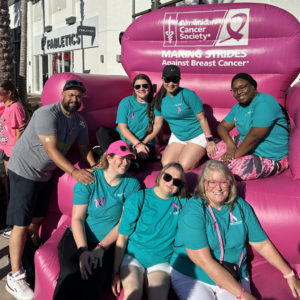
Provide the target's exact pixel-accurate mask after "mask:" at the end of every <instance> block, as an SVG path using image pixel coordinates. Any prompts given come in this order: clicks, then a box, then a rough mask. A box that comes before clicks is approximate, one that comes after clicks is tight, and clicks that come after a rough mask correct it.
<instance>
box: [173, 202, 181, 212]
mask: <svg viewBox="0 0 300 300" xmlns="http://www.w3.org/2000/svg"><path fill="white" fill-rule="evenodd" d="M172 205H173V207H174V211H177V209H181V207H180V206H177V205H176V204H175V203H172Z"/></svg>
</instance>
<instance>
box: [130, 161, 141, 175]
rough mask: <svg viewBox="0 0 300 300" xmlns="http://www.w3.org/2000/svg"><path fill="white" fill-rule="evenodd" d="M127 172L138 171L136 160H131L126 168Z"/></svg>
mask: <svg viewBox="0 0 300 300" xmlns="http://www.w3.org/2000/svg"><path fill="white" fill-rule="evenodd" d="M128 171H129V172H134V173H138V172H139V171H140V166H139V164H138V163H137V162H132V163H131V164H130V167H129V168H128Z"/></svg>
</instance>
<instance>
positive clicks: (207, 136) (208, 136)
mask: <svg viewBox="0 0 300 300" xmlns="http://www.w3.org/2000/svg"><path fill="white" fill-rule="evenodd" d="M210 137H213V136H212V135H206V136H205V138H206V139H207V138H210Z"/></svg>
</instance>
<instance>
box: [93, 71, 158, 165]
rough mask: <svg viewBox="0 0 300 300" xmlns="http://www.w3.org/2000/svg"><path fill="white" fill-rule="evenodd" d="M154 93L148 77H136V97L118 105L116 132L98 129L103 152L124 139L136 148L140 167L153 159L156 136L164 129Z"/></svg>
mask: <svg viewBox="0 0 300 300" xmlns="http://www.w3.org/2000/svg"><path fill="white" fill-rule="evenodd" d="M153 93H154V90H153V85H152V82H151V80H150V78H149V77H148V76H147V75H145V74H139V75H137V76H136V77H135V78H134V80H133V95H131V96H129V97H126V98H124V99H123V100H122V101H121V102H120V104H119V107H118V113H117V119H116V123H117V124H118V126H117V128H116V130H114V129H111V128H109V127H106V126H101V127H100V128H99V129H98V130H97V133H96V136H97V141H98V144H99V146H100V151H101V152H104V151H106V149H107V148H108V146H109V145H110V144H111V143H112V142H114V141H117V140H120V139H122V140H123V141H125V142H127V143H128V144H129V145H132V146H133V147H134V148H135V150H136V153H137V162H138V163H139V164H140V163H143V161H146V160H149V159H151V158H152V157H153V156H154V154H155V136H156V135H157V134H158V132H159V130H160V128H161V126H162V123H163V118H162V117H158V116H157V115H156V113H155V111H154V108H153V105H152V101H153ZM98 150H99V149H98ZM101 152H100V153H101Z"/></svg>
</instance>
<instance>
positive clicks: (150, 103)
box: [132, 74, 154, 135]
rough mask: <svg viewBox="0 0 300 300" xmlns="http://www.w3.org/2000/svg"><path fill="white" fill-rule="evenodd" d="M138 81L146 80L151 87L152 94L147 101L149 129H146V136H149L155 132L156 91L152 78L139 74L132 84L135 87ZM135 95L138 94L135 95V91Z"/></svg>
mask: <svg viewBox="0 0 300 300" xmlns="http://www.w3.org/2000/svg"><path fill="white" fill-rule="evenodd" d="M137 80H146V81H147V83H148V84H149V87H150V92H149V95H148V99H147V102H148V106H147V110H146V113H147V116H148V127H147V129H146V135H149V134H151V133H152V131H153V110H154V105H153V94H154V89H153V85H152V82H151V80H150V78H149V77H148V76H147V75H145V74H138V75H137V76H135V77H134V79H133V82H132V86H133V87H134V86H135V82H136V81H137ZM133 95H134V96H136V93H135V91H134V90H133Z"/></svg>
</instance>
